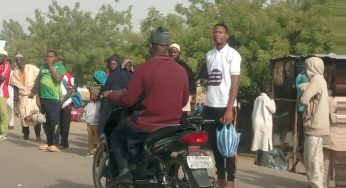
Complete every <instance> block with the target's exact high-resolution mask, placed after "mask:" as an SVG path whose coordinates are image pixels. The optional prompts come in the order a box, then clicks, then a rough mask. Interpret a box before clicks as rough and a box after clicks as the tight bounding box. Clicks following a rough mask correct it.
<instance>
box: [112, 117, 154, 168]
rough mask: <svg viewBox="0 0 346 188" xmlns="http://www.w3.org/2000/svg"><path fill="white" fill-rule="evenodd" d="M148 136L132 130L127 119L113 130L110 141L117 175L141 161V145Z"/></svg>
mask: <svg viewBox="0 0 346 188" xmlns="http://www.w3.org/2000/svg"><path fill="white" fill-rule="evenodd" d="M148 135H149V133H145V132H140V131H138V130H136V129H134V128H133V126H132V125H131V123H130V122H129V121H128V120H127V119H125V120H122V121H121V122H120V123H119V125H118V126H117V127H115V128H113V130H112V133H111V138H110V141H111V150H112V152H113V156H114V160H115V162H116V166H117V172H118V173H120V172H121V171H122V170H123V169H125V168H128V165H129V164H130V163H131V164H136V163H137V162H138V161H140V160H141V159H140V154H141V153H142V150H143V143H144V141H145V139H146V138H147V136H148Z"/></svg>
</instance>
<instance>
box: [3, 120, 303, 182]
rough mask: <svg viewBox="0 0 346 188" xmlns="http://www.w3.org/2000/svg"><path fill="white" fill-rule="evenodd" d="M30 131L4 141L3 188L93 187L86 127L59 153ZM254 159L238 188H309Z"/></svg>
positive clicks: (246, 160)
mask: <svg viewBox="0 0 346 188" xmlns="http://www.w3.org/2000/svg"><path fill="white" fill-rule="evenodd" d="M17 120H18V119H17ZM16 125H18V122H16ZM30 131H31V135H30V140H29V141H24V140H23V139H22V134H21V130H20V127H19V126H17V127H16V128H15V129H14V130H10V133H9V139H8V140H6V141H0V188H18V187H21V188H92V187H93V182H92V176H91V165H92V158H86V157H83V155H84V154H85V153H86V151H87V150H86V148H87V130H86V126H85V125H84V124H82V123H72V125H71V133H70V148H69V149H66V150H63V151H62V152H59V153H50V152H45V151H41V150H38V149H37V146H38V145H39V143H37V142H36V141H35V139H34V132H33V129H31V130H30ZM43 138H45V137H44V135H43ZM253 160H254V159H253V158H252V157H245V156H240V157H239V159H238V172H237V173H238V174H237V179H236V182H235V184H236V187H237V188H286V187H287V188H288V187H294V188H305V187H307V180H306V177H305V176H303V175H300V174H294V173H289V172H284V171H277V170H273V169H267V168H262V167H257V166H255V165H253Z"/></svg>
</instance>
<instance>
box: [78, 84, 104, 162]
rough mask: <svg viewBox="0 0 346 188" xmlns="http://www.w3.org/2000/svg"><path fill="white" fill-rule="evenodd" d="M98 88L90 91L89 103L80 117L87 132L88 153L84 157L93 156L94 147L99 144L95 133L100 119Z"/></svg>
mask: <svg viewBox="0 0 346 188" xmlns="http://www.w3.org/2000/svg"><path fill="white" fill-rule="evenodd" d="M99 94H100V89H99V88H95V87H94V88H92V89H90V102H89V103H88V104H87V105H86V106H85V108H84V113H83V115H82V118H81V119H82V121H84V122H85V123H87V126H88V127H87V130H88V153H87V154H86V155H85V157H93V156H94V146H95V145H97V144H98V143H99V136H98V133H97V125H98V123H99V118H100V113H99V112H100V106H101V103H100V101H99Z"/></svg>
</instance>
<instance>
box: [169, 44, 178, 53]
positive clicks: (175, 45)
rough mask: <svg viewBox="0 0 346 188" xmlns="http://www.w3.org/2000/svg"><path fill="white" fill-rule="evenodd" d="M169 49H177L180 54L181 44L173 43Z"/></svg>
mask: <svg viewBox="0 0 346 188" xmlns="http://www.w3.org/2000/svg"><path fill="white" fill-rule="evenodd" d="M169 48H176V49H178V51H179V52H180V46H179V44H177V43H172V44H171V45H170V46H169Z"/></svg>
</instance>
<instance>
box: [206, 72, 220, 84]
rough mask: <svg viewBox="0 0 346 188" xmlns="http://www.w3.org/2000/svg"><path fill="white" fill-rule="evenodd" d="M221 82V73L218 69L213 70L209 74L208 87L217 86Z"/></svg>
mask: <svg viewBox="0 0 346 188" xmlns="http://www.w3.org/2000/svg"><path fill="white" fill-rule="evenodd" d="M221 81H222V72H221V71H220V70H218V69H213V70H212V71H211V72H210V74H209V79H208V85H209V86H218V85H220V84H221Z"/></svg>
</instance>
